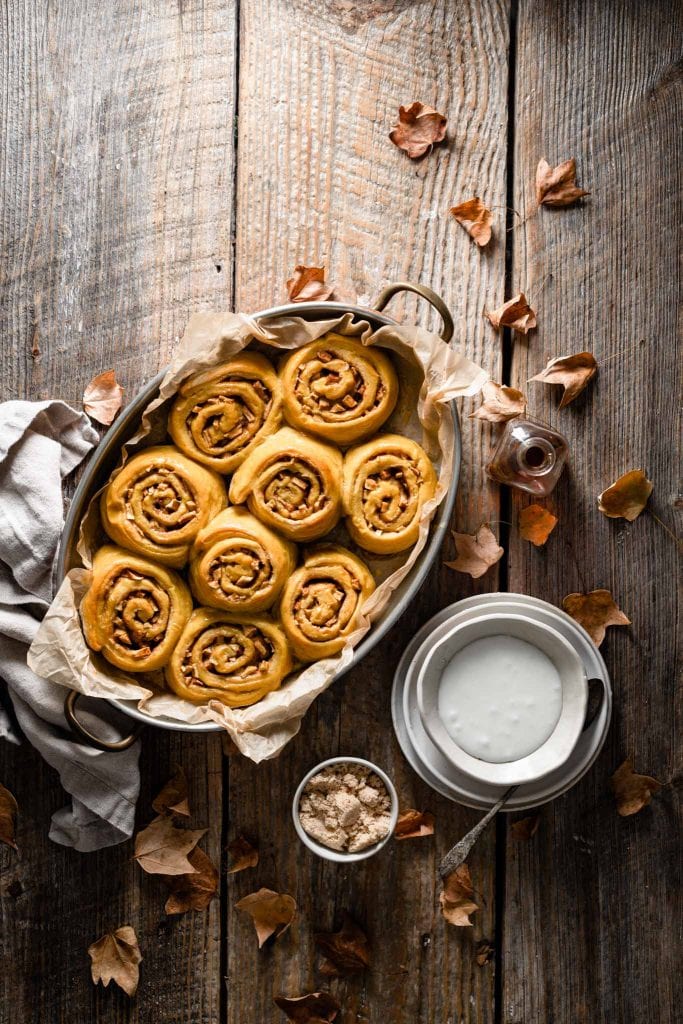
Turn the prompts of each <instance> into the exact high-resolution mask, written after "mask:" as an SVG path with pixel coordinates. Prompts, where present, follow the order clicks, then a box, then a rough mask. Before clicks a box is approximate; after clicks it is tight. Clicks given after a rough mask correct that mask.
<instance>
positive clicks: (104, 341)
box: [0, 0, 235, 1024]
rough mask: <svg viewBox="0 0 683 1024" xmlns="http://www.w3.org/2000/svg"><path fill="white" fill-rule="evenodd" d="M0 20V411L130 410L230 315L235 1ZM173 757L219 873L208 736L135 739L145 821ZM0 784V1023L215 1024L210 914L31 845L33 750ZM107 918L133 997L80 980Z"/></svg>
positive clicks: (3, 770) (46, 11)
mask: <svg viewBox="0 0 683 1024" xmlns="http://www.w3.org/2000/svg"><path fill="white" fill-rule="evenodd" d="M0 19H1V28H0V39H2V48H3V56H2V64H1V65H0V83H1V96H2V99H1V102H2V120H3V123H4V125H5V128H6V136H5V144H4V148H3V154H2V163H1V165H0V167H1V170H0V204H1V209H2V216H1V220H0V231H1V243H0V253H1V254H2V255H1V260H2V263H1V264H0V266H1V271H0V273H1V277H2V300H1V301H2V305H1V307H0V334H1V336H2V339H3V345H2V381H1V387H2V397H3V398H10V397H31V398H38V397H48V396H59V397H63V398H66V399H68V400H71V401H72V402H74V403H75V404H76V405H78V403H79V402H80V396H81V394H82V391H83V387H84V385H85V384H86V383H87V381H88V380H89V379H90V378H91V377H92V376H93V375H94V374H95V373H97V372H100V371H101V370H103V369H106V368H108V367H110V366H113V367H115V368H116V371H117V374H118V376H119V378H120V380H121V381H122V383H123V384H124V385H125V387H126V393H127V396H129V397H130V396H131V395H132V394H134V393H135V391H137V389H138V388H139V387H140V386H141V384H142V383H143V382H144V380H145V379H147V378H149V377H150V376H151V375H153V374H154V373H156V372H157V370H158V369H159V368H160V367H161V366H163V364H164V363H165V361H166V360H167V358H168V355H169V353H170V351H171V349H172V347H173V345H174V343H175V341H176V339H177V337H178V336H179V335H180V333H181V332H182V329H183V327H184V324H185V322H186V320H187V317H188V315H189V313H190V312H192V311H193V310H194V309H197V308H220V307H226V306H228V305H229V304H230V303H231V301H232V294H231V281H232V273H231V261H230V257H231V246H230V232H231V210H232V192H233V180H234V178H233V135H234V132H233V126H234V60H235V9H234V4H232V3H225V2H223V0H203V2H200V0H185V2H184V3H182V4H177V5H176V4H175V3H171V2H165V0H164V2H158V3H157V2H154V3H133V2H130V3H127V4H102V5H96V6H93V5H92V4H89V3H86V2H82V3H71V4H68V5H65V4H58V5H49V6H48V5H47V4H33V3H21V2H19V0H16V2H11V3H9V4H3V5H2V11H1V13H0ZM175 761H179V762H181V763H182V764H184V765H185V767H186V768H187V770H188V772H189V774H190V776H191V778H192V786H193V797H194V817H195V821H196V823H197V825H202V826H203V825H206V826H210V832H209V835H208V836H207V837H206V840H205V842H203V844H202V845H203V846H204V847H205V848H206V849H207V851H208V852H209V853H210V854H211V855H212V856H213V857H214V858H215V860H216V861H218V860H219V858H220V841H221V820H222V808H221V801H222V780H221V770H222V759H221V752H220V745H219V743H218V741H217V740H215V739H212V740H211V741H210V742H207V740H206V738H203V737H199V738H196V739H188V740H185V739H183V738H180V737H177V736H172V735H171V734H166V733H162V732H160V731H154V732H152V731H150V732H149V733H148V735H147V737H146V740H145V751H144V756H143V761H142V774H143V792H142V796H141V799H140V820H141V822H145V821H148V820H150V818H151V808H150V800H151V797H152V795H153V794H154V792H155V791H156V790H158V788H159V787H160V786H161V785H162V784H163V782H164V781H165V780H166V779H167V778H168V776H169V775H170V774H171V772H172V766H173V763H174V762H175ZM0 778H2V780H3V782H4V783H6V784H7V785H8V786H9V787H10V788H11V789H12V790H13V791H15V792H16V794H17V797H18V799H19V803H20V806H21V824H20V830H19V842H20V845H21V855H20V857H16V856H14V855H13V854H12V853H11V851H9V850H8V849H7V848H6V847H2V849H1V850H0V895H1V897H2V899H1V900H0V906H1V907H2V910H1V919H2V926H1V930H0V950H1V954H2V955H1V956H0V960H1V961H2V967H1V968H0V1020H1V1021H2V1022H3V1024H4V1022H6V1021H10V1020H20V1021H33V1020H36V1021H37V1020H41V1021H50V1022H55V1024H57V1022H63V1024H72V1022H73V1021H76V1020H79V1021H86V1020H87V1021H95V1020H98V1021H99V1020H107V1021H113V1020H116V1021H138V1020H139V1021H146V1020H150V1019H152V1018H153V1019H154V1020H155V1021H160V1022H161V1021H168V1022H171V1021H172V1022H173V1024H178V1022H180V1021H183V1022H185V1024H202V1022H209V1021H210V1022H212V1024H213V1022H215V1021H217V1020H218V1019H219V1005H220V997H221V979H220V912H219V908H218V905H217V904H214V905H213V907H212V908H211V909H210V910H209V911H208V912H207V913H206V914H201V915H187V916H185V917H182V918H169V919H166V917H165V915H164V912H163V904H164V901H165V896H166V893H165V890H164V889H163V887H162V886H161V884H160V883H159V882H158V880H155V879H154V878H148V877H145V876H143V874H142V872H141V871H140V870H139V869H138V868H137V866H136V865H135V864H134V863H132V862H131V860H130V857H131V853H132V849H131V845H130V844H128V845H127V846H122V847H118V848H116V849H113V850H109V851H103V852H102V853H100V854H97V855H88V856H84V855H81V854H77V853H74V852H73V851H70V850H64V849H62V848H60V847H57V846H55V845H54V844H52V843H50V842H48V840H47V831H48V825H49V818H50V814H51V813H52V812H53V811H54V810H55V809H57V808H58V807H59V806H61V805H62V804H63V802H64V797H63V793H62V792H61V790H60V787H59V784H58V782H57V779H56V776H55V774H54V773H53V772H52V771H50V770H49V769H48V768H47V767H46V766H45V765H44V764H43V763H42V762H41V760H40V758H39V757H38V756H37V755H34V754H33V752H32V751H31V750H27V749H21V750H17V749H16V748H13V747H10V746H8V745H7V744H5V743H3V744H0ZM13 883H18V885H19V886H20V887H21V888H20V890H19V888H17V886H16V885H14V884H13ZM124 923H129V924H132V925H133V926H134V927H135V929H136V931H137V934H138V938H139V940H140V945H141V948H142V953H143V956H144V962H143V964H142V981H141V985H140V990H139V994H138V997H137V1001H136V1002H130V1001H129V1000H128V999H127V998H126V997H125V996H123V994H122V993H120V992H117V991H115V986H113V985H112V986H111V987H110V989H108V990H106V991H105V990H103V989H102V988H101V987H98V988H97V989H95V988H94V986H93V985H92V983H91V981H90V977H89V961H88V958H87V955H86V948H87V946H88V945H89V944H90V942H92V941H93V940H94V939H96V938H98V937H99V936H100V935H101V934H102V933H103V932H104V931H105V930H106V929H108V928H111V927H118V926H119V925H121V924H124Z"/></svg>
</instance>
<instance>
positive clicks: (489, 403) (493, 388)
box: [470, 380, 526, 423]
mask: <svg viewBox="0 0 683 1024" xmlns="http://www.w3.org/2000/svg"><path fill="white" fill-rule="evenodd" d="M482 394H483V396H484V401H483V402H482V404H481V405H480V406H479V408H478V409H476V410H475V411H474V412H473V413H470V419H471V420H475V419H476V420H486V421H487V423H505V422H507V420H513V419H514V418H515V417H516V416H521V415H522V413H523V412H524V410H525V409H526V396H525V395H523V394H522V392H521V391H518V390H517V388H509V387H508V386H507V384H496V382H495V381H494V380H487V381H486V384H484V386H483V388H482Z"/></svg>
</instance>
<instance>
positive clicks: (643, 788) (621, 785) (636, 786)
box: [610, 760, 662, 818]
mask: <svg viewBox="0 0 683 1024" xmlns="http://www.w3.org/2000/svg"><path fill="white" fill-rule="evenodd" d="M610 783H611V786H612V791H613V793H614V796H615V799H616V801H617V811H618V812H619V814H620V815H621V816H622V818H627V817H628V816H629V814H637V813H638V811H642V809H643V807H646V806H647V804H649V803H650V800H651V799H652V796H653V794H654V793H656V792H657V790H659V789H661V788H662V783H661V782H657V779H653V778H652V776H651V775H636V773H635V772H634V771H633V767H632V765H631V762H630V761H628V760H626V761H624V763H623V764H622V765H620V766H619V767H618V768H617V770H616V771H615V773H614V775H613V776H612V778H611V779H610Z"/></svg>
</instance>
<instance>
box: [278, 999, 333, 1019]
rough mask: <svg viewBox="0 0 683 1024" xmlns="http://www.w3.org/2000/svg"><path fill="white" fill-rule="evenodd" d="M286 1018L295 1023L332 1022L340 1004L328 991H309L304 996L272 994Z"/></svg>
mask: <svg viewBox="0 0 683 1024" xmlns="http://www.w3.org/2000/svg"><path fill="white" fill-rule="evenodd" d="M273 998H274V1002H275V1005H276V1006H279V1007H280V1009H281V1010H282V1011H283V1013H286V1014H287V1019H288V1020H292V1021H294V1022H295V1024H332V1021H334V1020H335V1018H336V1016H337V1014H338V1013H339V1011H340V1010H341V1006H340V1005H339V1003H338V1002H337V1000H336V999H334V998H333V997H332V996H331V995H330V994H329V992H309V993H308V995H305V996H292V997H291V998H290V997H287V996H274V997H273Z"/></svg>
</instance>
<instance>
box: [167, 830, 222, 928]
mask: <svg viewBox="0 0 683 1024" xmlns="http://www.w3.org/2000/svg"><path fill="white" fill-rule="evenodd" d="M187 859H188V861H189V862H190V864H191V866H192V868H193V871H192V873H191V874H185V875H164V876H162V881H163V883H164V885H165V886H166V888H167V889H168V890H169V892H170V893H171V895H170V896H169V897H168V899H167V900H166V906H165V907H164V910H165V911H166V913H167V914H185V913H187V911H188V910H204V909H205V908H206V907H208V905H209V903H210V902H211V900H212V899H213V898H214V896H215V895H216V892H217V891H218V871H217V870H216V868H215V867H214V865H213V864H212V862H211V860H210V858H209V857H207V855H206V854H205V853H204V851H203V850H200V848H199V847H198V846H196V847H195V848H194V850H193V851H192V853H191V854H190V855H189V857H188V858H187Z"/></svg>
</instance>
